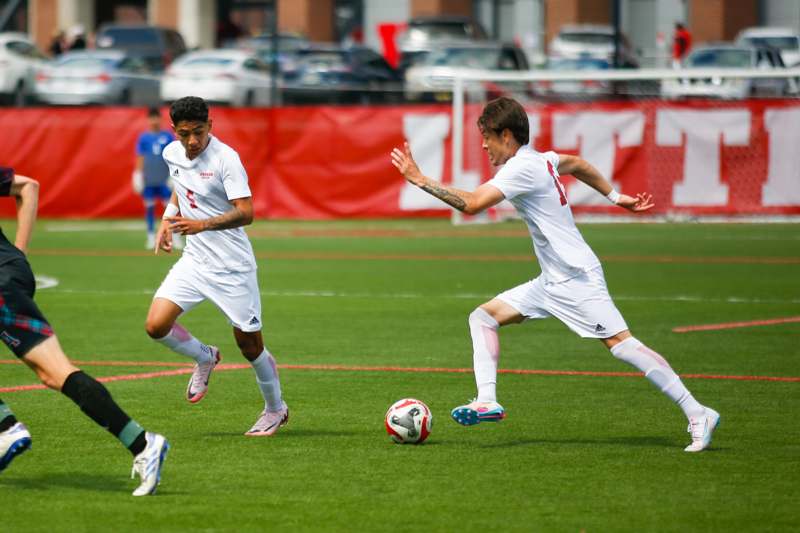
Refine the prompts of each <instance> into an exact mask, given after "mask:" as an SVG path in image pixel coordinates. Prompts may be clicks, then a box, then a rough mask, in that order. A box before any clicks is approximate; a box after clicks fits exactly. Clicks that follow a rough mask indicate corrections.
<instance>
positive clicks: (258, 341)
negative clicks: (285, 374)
mask: <svg viewBox="0 0 800 533" xmlns="http://www.w3.org/2000/svg"><path fill="white" fill-rule="evenodd" d="M233 336H234V337H235V338H236V344H237V345H238V346H239V349H240V350H241V352H242V355H244V357H245V359H247V360H248V361H250V364H251V365H252V366H253V371H254V372H255V374H256V384H257V385H258V389H259V390H260V391H261V396H262V397H263V398H264V410H263V411H262V412H261V414H260V415H259V417H258V419H257V420H256V422H255V424H253V427H251V428H250V429H249V430H248V431H247V433H245V435H247V436H250V437H268V436H271V435H274V434H275V433H276V432H277V431H278V429H279V428H281V427H282V426H285V425H286V423H287V422H288V421H289V408H288V407H287V405H286V402H284V401H283V395H282V393H281V381H280V377H279V376H278V366H277V363H276V362H275V358H274V357H273V356H272V354H271V353H270V352H269V350H267V348H266V347H265V346H264V341H263V339H262V337H261V331H250V332H248V331H242V330H241V329H239V328H237V327H234V328H233Z"/></svg>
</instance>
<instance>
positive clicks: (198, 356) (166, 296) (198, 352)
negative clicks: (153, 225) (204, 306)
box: [145, 258, 222, 403]
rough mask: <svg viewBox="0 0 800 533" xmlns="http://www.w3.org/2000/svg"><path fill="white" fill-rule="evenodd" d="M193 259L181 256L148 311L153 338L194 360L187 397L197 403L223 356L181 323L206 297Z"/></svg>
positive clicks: (147, 329)
mask: <svg viewBox="0 0 800 533" xmlns="http://www.w3.org/2000/svg"><path fill="white" fill-rule="evenodd" d="M190 261H191V260H189V259H184V258H181V259H180V260H179V261H178V262H177V263H175V265H174V266H173V267H172V269H171V270H170V271H169V274H167V277H166V278H165V279H164V281H163V283H162V284H161V286H160V287H159V288H158V290H157V291H156V294H155V296H154V297H153V301H152V303H151V304H150V309H149V310H148V312H147V320H146V322H145V331H147V334H148V335H149V336H150V338H152V339H153V340H155V341H156V342H158V343H160V344H163V345H164V346H166V347H167V348H169V349H170V350H172V351H173V352H175V353H178V354H181V355H185V356H186V357H191V358H192V359H194V361H195V367H194V371H193V372H192V375H191V377H190V378H189V383H188V385H187V387H186V399H187V400H188V401H189V402H191V403H197V402H199V401H200V400H202V399H203V397H204V396H205V395H206V392H208V382H209V379H210V376H211V372H212V371H213V370H214V367H215V366H216V365H217V363H219V361H220V360H221V359H222V357H221V356H220V353H219V350H218V349H217V347H216V346H209V345H207V344H204V343H203V342H201V341H200V340H198V339H197V338H195V337H194V336H193V335H192V334H191V333H190V332H189V330H187V329H186V328H185V327H183V326H182V325H181V324H178V322H177V319H178V317H179V316H180V315H181V314H182V313H184V312H185V311H188V310H190V309H191V308H192V307H194V306H195V305H197V304H198V303H200V302H202V301H203V300H204V299H205V297H204V296H203V295H202V294H201V292H200V290H199V287H200V286H202V285H203V284H205V283H207V282H206V280H203V279H202V278H199V277H198V276H197V275H196V273H194V272H192V265H191V262H190Z"/></svg>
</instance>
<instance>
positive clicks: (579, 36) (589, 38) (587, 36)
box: [558, 31, 614, 44]
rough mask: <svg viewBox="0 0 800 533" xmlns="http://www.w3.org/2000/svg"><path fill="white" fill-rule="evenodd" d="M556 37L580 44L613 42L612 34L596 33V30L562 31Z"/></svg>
mask: <svg viewBox="0 0 800 533" xmlns="http://www.w3.org/2000/svg"><path fill="white" fill-rule="evenodd" d="M558 37H559V38H560V39H561V40H562V41H564V42H567V43H580V44H613V43H614V36H613V35H611V34H610V33H597V32H586V31H580V32H578V31H576V32H562V33H560V34H559V35H558Z"/></svg>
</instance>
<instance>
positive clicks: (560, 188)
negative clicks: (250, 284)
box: [193, 161, 567, 207]
mask: <svg viewBox="0 0 800 533" xmlns="http://www.w3.org/2000/svg"><path fill="white" fill-rule="evenodd" d="M547 171H548V172H550V175H551V176H553V183H555V185H556V190H557V191H558V197H559V199H560V200H561V205H567V195H566V194H564V186H563V185H561V182H560V181H558V178H557V177H556V173H555V171H554V170H553V164H552V163H550V161H548V162H547ZM193 207H194V206H193Z"/></svg>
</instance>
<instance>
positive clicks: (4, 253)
mask: <svg viewBox="0 0 800 533" xmlns="http://www.w3.org/2000/svg"><path fill="white" fill-rule="evenodd" d="M13 181H14V169H13V168H8V167H0V196H8V195H9V194H10V193H11V183H12V182H13ZM19 258H22V259H25V254H23V253H22V252H20V251H19V249H18V248H17V247H16V246H14V245H13V244H11V243H10V242H9V240H8V239H7V238H6V236H5V235H4V234H3V230H2V229H0V265H4V264H6V263H8V262H9V261H12V260H14V259H19Z"/></svg>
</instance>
